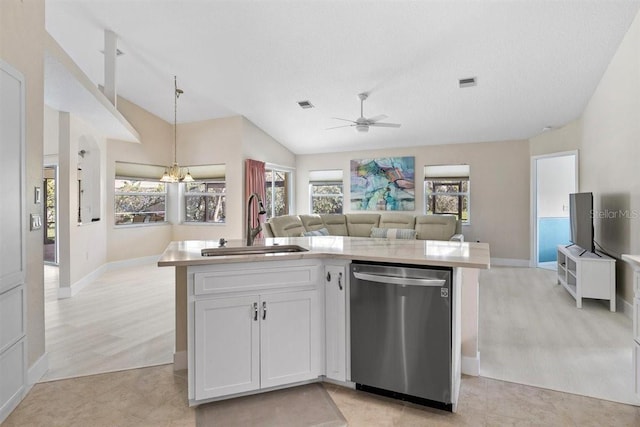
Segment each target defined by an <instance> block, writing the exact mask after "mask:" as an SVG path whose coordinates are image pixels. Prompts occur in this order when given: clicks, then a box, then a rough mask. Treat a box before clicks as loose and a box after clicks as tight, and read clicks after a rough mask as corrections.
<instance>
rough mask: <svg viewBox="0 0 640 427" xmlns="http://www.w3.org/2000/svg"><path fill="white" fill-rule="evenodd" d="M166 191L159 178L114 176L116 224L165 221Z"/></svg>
mask: <svg viewBox="0 0 640 427" xmlns="http://www.w3.org/2000/svg"><path fill="white" fill-rule="evenodd" d="M166 199H167V191H166V187H165V184H164V183H163V182H160V181H159V180H155V181H152V180H141V179H137V178H123V177H116V179H115V207H114V216H115V224H116V225H126V224H147V223H158V222H164V221H165V214H166Z"/></svg>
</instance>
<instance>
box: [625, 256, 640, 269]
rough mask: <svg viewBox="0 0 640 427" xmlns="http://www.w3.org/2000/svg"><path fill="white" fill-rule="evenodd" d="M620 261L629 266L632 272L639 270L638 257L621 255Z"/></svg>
mask: <svg viewBox="0 0 640 427" xmlns="http://www.w3.org/2000/svg"><path fill="white" fill-rule="evenodd" d="M622 259H623V260H624V261H626V262H628V263H629V264H631V267H632V268H633V269H634V270H640V255H629V254H622Z"/></svg>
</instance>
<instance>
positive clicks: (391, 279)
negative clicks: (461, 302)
mask: <svg viewBox="0 0 640 427" xmlns="http://www.w3.org/2000/svg"><path fill="white" fill-rule="evenodd" d="M353 275H354V276H355V278H356V279H360V280H366V281H368V282H376V283H390V284H393V285H410V286H444V284H445V283H446V280H444V279H414V278H411V277H395V276H383V275H380V274H368V273H358V272H356V271H354V272H353Z"/></svg>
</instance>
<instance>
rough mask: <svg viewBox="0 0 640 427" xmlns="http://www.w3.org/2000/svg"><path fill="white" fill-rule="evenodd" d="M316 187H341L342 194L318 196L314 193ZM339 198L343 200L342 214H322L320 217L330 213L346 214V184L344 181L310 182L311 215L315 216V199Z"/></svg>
mask: <svg viewBox="0 0 640 427" xmlns="http://www.w3.org/2000/svg"><path fill="white" fill-rule="evenodd" d="M314 186H339V187H340V190H341V191H340V193H339V194H318V193H314V192H313V187H314ZM336 196H339V197H341V198H342V209H340V212H322V213H319V215H323V214H328V213H338V214H343V213H344V182H343V181H309V213H311V214H315V212H314V210H313V199H314V198H318V197H319V198H323V197H327V198H328V197H336Z"/></svg>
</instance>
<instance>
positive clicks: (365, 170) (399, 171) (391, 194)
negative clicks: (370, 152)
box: [351, 157, 415, 211]
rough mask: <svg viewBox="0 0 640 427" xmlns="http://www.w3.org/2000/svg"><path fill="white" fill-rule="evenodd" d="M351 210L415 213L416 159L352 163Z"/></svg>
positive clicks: (383, 158) (390, 158)
mask: <svg viewBox="0 0 640 427" xmlns="http://www.w3.org/2000/svg"><path fill="white" fill-rule="evenodd" d="M351 210H363V211H412V210H415V157H382V158H378V159H362V160H351Z"/></svg>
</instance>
